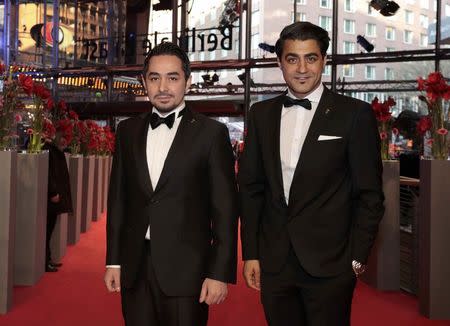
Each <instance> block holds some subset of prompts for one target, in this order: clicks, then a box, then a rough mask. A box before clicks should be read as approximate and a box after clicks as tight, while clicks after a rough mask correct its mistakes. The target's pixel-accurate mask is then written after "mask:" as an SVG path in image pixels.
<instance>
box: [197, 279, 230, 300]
mask: <svg viewBox="0 0 450 326" xmlns="http://www.w3.org/2000/svg"><path fill="white" fill-rule="evenodd" d="M227 294H228V287H227V283H224V282H221V281H216V280H212V279H210V278H206V279H205V280H204V281H203V285H202V291H201V293H200V300H199V301H200V303H202V302H206V304H208V305H212V304H219V303H221V302H223V301H224V300H225V298H226V297H227Z"/></svg>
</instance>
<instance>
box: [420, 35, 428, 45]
mask: <svg viewBox="0 0 450 326" xmlns="http://www.w3.org/2000/svg"><path fill="white" fill-rule="evenodd" d="M420 46H423V47H427V46H428V35H427V34H420Z"/></svg>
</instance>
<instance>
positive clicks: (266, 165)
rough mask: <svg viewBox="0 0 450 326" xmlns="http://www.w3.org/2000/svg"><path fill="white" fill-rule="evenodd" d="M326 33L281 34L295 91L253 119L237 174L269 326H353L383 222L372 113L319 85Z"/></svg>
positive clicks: (284, 67) (251, 279)
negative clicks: (357, 296)
mask: <svg viewBox="0 0 450 326" xmlns="http://www.w3.org/2000/svg"><path fill="white" fill-rule="evenodd" d="M328 45H329V37H328V33H327V32H326V31H325V30H323V29H322V28H320V27H319V26H316V25H313V24H311V23H308V22H296V23H294V24H292V25H289V26H287V27H285V28H284V29H283V31H282V32H281V34H280V38H279V40H278V41H277V43H276V53H277V56H278V61H279V66H280V68H281V71H282V73H283V77H284V79H285V81H286V83H287V85H288V90H287V92H285V93H284V94H283V95H281V96H277V97H275V98H272V99H269V100H266V101H262V102H259V103H257V104H255V105H254V106H253V107H252V108H251V110H250V112H249V122H248V131H247V138H246V142H245V147H244V153H243V156H242V158H241V160H240V165H239V177H238V181H239V187H240V198H241V205H242V212H241V237H242V250H243V259H244V261H245V262H244V278H245V280H246V282H247V285H248V286H250V287H252V288H254V289H257V290H261V300H262V303H263V306H264V311H265V315H266V319H267V321H268V323H269V325H270V326H294V325H295V326H297V325H308V326H318V325H320V326H334V325H349V324H350V309H351V302H352V296H353V290H354V287H355V283H356V276H358V275H359V274H360V273H362V272H363V271H364V264H365V263H366V261H367V257H368V255H369V251H370V248H371V246H372V243H373V241H374V238H375V235H376V233H377V229H378V223H379V221H380V219H381V217H382V216H383V212H384V207H383V200H384V196H383V192H382V181H381V178H382V164H381V160H380V144H379V135H378V131H377V124H376V120H375V117H374V115H373V113H372V110H371V107H370V105H368V104H367V103H364V102H362V101H359V100H356V99H353V98H349V97H345V96H342V95H339V94H336V93H333V92H331V91H329V90H328V89H327V88H325V87H324V86H323V84H322V83H321V75H322V70H323V68H324V67H325V62H326V52H327V48H328Z"/></svg>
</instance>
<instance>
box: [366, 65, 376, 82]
mask: <svg viewBox="0 0 450 326" xmlns="http://www.w3.org/2000/svg"><path fill="white" fill-rule="evenodd" d="M366 79H375V67H374V66H366Z"/></svg>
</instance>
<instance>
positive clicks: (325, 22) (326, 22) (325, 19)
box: [319, 16, 332, 31]
mask: <svg viewBox="0 0 450 326" xmlns="http://www.w3.org/2000/svg"><path fill="white" fill-rule="evenodd" d="M319 26H320V27H322V28H323V29H325V30H327V31H331V27H332V23H331V17H329V16H319Z"/></svg>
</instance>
